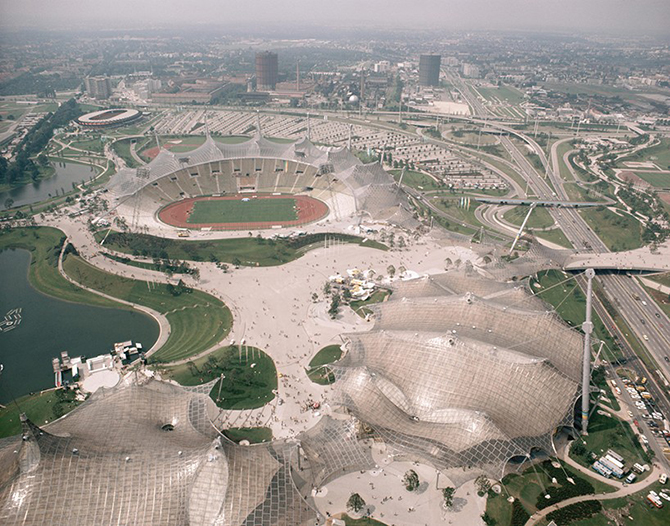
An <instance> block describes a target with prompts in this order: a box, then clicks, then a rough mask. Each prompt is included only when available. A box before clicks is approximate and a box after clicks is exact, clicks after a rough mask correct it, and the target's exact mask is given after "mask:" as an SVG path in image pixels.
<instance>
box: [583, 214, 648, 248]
mask: <svg viewBox="0 0 670 526" xmlns="http://www.w3.org/2000/svg"><path fill="white" fill-rule="evenodd" d="M579 213H580V214H581V216H582V217H583V218H584V219H585V220H586V222H587V223H588V225H589V226H590V227H591V228H592V229H593V231H594V232H595V233H596V234H597V235H598V237H600V239H601V240H602V242H603V243H605V245H606V246H607V248H609V249H610V250H611V251H613V252H619V251H623V250H632V249H634V248H640V247H641V246H644V242H643V241H642V229H641V226H640V222H639V221H637V220H636V219H634V218H632V217H630V216H629V215H628V214H622V215H621V216H619V215H617V214H615V213H614V212H612V211H611V210H609V209H608V208H606V207H604V206H598V207H596V208H588V209H586V208H585V209H582V210H580V211H579Z"/></svg>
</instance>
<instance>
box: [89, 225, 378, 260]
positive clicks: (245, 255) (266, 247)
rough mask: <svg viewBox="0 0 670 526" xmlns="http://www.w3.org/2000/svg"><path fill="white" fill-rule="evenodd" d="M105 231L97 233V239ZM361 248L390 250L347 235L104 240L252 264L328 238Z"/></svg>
mask: <svg viewBox="0 0 670 526" xmlns="http://www.w3.org/2000/svg"><path fill="white" fill-rule="evenodd" d="M105 233H106V231H103V232H98V233H97V234H96V239H97V240H98V242H100V240H101V239H102V238H103V237H104V236H105ZM326 236H327V237H328V239H337V240H338V241H341V242H344V243H354V244H357V245H360V246H362V247H368V248H376V249H380V250H387V249H388V247H387V246H386V245H384V244H382V243H379V242H377V241H374V240H367V241H365V242H364V238H362V237H357V236H351V235H348V234H310V235H306V236H300V237H298V238H293V239H286V240H284V239H278V240H274V239H267V238H262V237H261V238H258V237H256V238H253V237H243V238H234V239H220V240H214V241H184V240H182V239H166V238H159V237H154V236H148V235H145V234H123V233H120V232H112V233H110V234H109V236H108V237H107V240H106V241H105V246H106V247H107V248H110V249H111V250H116V251H118V252H124V253H127V254H133V255H138V256H139V255H142V256H147V257H154V258H155V257H157V258H161V259H165V258H170V259H180V260H189V261H223V262H227V263H233V264H239V265H249V266H257V265H258V266H262V267H265V266H274V265H281V264H282V263H287V262H289V261H293V260H295V259H298V258H299V257H300V256H302V255H303V254H305V253H306V252H308V251H309V250H311V249H314V248H318V247H322V246H323V241H324V239H325V237H326Z"/></svg>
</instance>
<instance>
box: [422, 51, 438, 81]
mask: <svg viewBox="0 0 670 526" xmlns="http://www.w3.org/2000/svg"><path fill="white" fill-rule="evenodd" d="M441 60H442V57H441V56H440V55H436V54H433V53H431V54H428V55H421V57H420V58H419V84H421V85H422V86H439V85H440V62H441Z"/></svg>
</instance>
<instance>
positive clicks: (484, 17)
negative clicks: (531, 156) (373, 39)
mask: <svg viewBox="0 0 670 526" xmlns="http://www.w3.org/2000/svg"><path fill="white" fill-rule="evenodd" d="M0 20H1V22H0V24H2V25H3V26H5V27H6V26H11V27H20V26H34V27H54V26H60V27H63V26H66V27H80V26H81V25H83V24H95V26H96V27H119V26H121V25H125V26H126V27H129V28H139V27H142V25H143V24H146V25H147V26H149V25H150V26H153V27H155V26H156V25H175V24H184V23H189V24H191V23H207V24H219V25H221V26H231V25H237V26H243V27H244V26H250V27H253V23H254V22H256V23H261V24H263V25H265V24H269V23H273V22H276V23H277V24H278V26H280V27H285V28H287V29H288V28H290V27H291V25H296V26H297V25H300V26H304V25H307V24H312V23H314V22H320V23H321V24H327V25H329V26H332V25H350V26H356V27H362V26H365V25H366V24H369V25H370V26H384V27H403V26H414V27H418V26H422V25H424V26H430V27H432V28H444V29H493V30H498V29H502V30H504V29H540V30H573V29H574V30H579V31H594V32H598V33H600V32H608V33H612V32H624V33H625V32H626V31H632V32H635V33H640V32H644V31H649V32H654V33H656V34H658V33H665V34H667V35H669V36H670V0H335V1H333V0H0Z"/></svg>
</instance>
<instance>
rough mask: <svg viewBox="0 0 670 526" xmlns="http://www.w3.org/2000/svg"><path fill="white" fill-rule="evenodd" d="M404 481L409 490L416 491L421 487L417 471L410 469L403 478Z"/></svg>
mask: <svg viewBox="0 0 670 526" xmlns="http://www.w3.org/2000/svg"><path fill="white" fill-rule="evenodd" d="M402 483H403V484H404V485H405V489H406V490H407V491H414V490H415V489H416V488H418V487H419V475H417V474H416V471H414V470H413V469H410V470H409V471H408V472H407V473H405V476H404V477H403V479H402Z"/></svg>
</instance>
